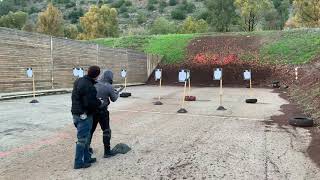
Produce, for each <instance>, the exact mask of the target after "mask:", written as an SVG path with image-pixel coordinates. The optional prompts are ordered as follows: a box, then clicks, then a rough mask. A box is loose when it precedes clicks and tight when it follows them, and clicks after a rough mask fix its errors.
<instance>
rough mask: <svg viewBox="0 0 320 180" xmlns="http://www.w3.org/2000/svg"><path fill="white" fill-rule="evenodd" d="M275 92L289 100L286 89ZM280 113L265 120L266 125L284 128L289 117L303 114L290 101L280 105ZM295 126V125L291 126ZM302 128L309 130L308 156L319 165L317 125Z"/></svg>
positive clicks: (318, 131)
mask: <svg viewBox="0 0 320 180" xmlns="http://www.w3.org/2000/svg"><path fill="white" fill-rule="evenodd" d="M274 92H275V93H279V96H280V97H281V98H283V99H286V100H288V101H289V102H290V98H289V96H288V93H285V92H287V91H283V90H275V91H274ZM281 112H282V113H283V114H282V115H278V116H272V117H271V119H272V120H273V121H269V122H265V123H266V124H267V125H271V124H274V123H276V124H278V125H279V128H282V129H286V128H284V126H290V125H289V122H288V120H289V118H292V117H296V116H301V115H304V113H303V111H302V110H301V108H299V105H298V104H294V103H292V102H290V103H289V104H285V105H282V106H281ZM293 128H296V127H293ZM304 129H307V130H309V132H310V134H311V142H310V145H309V147H308V149H307V153H308V156H309V157H310V158H311V159H312V161H313V162H314V163H315V164H316V165H317V166H318V167H320V153H319V152H320V129H319V127H318V126H315V127H304Z"/></svg>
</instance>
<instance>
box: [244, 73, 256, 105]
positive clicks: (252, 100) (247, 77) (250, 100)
mask: <svg viewBox="0 0 320 180" xmlns="http://www.w3.org/2000/svg"><path fill="white" fill-rule="evenodd" d="M243 77H244V80H247V81H248V80H249V91H250V95H251V94H252V77H251V70H245V71H244V73H243ZM251 96H252V95H251ZM257 102H258V99H256V98H248V99H246V103H248V104H255V103H257Z"/></svg>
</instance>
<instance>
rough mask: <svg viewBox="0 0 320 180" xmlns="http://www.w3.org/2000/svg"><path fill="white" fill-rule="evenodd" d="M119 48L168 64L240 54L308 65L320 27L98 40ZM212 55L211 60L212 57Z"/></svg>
mask: <svg viewBox="0 0 320 180" xmlns="http://www.w3.org/2000/svg"><path fill="white" fill-rule="evenodd" d="M94 42H96V43H98V44H101V45H105V46H108V47H115V48H131V49H135V50H139V51H143V52H146V53H154V54H160V55H163V56H164V61H163V63H164V64H172V63H182V62H186V61H193V60H195V57H196V56H197V55H198V56H199V55H200V54H203V55H206V58H205V60H209V59H210V58H209V57H208V56H213V55H214V54H218V53H220V54H224V55H228V54H236V55H237V56H238V57H239V59H240V60H244V61H248V60H260V62H268V63H278V64H305V63H308V62H311V61H312V60H313V59H314V58H316V57H317V56H319V55H320V30H319V29H298V30H290V31H261V32H252V33H245V32H242V33H210V34H172V35H154V36H125V37H120V38H105V39H96V40H94ZM208 58H209V59H208Z"/></svg>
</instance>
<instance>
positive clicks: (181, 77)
mask: <svg viewBox="0 0 320 180" xmlns="http://www.w3.org/2000/svg"><path fill="white" fill-rule="evenodd" d="M186 80H187V72H186V70H184V69H182V70H180V71H179V82H186Z"/></svg>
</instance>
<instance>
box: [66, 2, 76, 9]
mask: <svg viewBox="0 0 320 180" xmlns="http://www.w3.org/2000/svg"><path fill="white" fill-rule="evenodd" d="M75 6H76V3H75V2H70V3H68V4H66V6H65V7H66V8H67V9H68V8H72V7H75Z"/></svg>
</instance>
